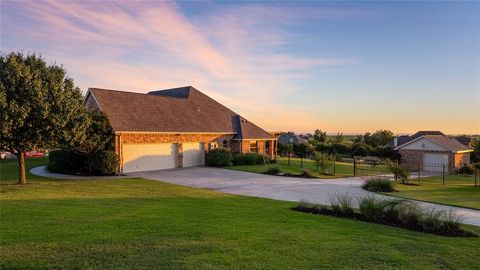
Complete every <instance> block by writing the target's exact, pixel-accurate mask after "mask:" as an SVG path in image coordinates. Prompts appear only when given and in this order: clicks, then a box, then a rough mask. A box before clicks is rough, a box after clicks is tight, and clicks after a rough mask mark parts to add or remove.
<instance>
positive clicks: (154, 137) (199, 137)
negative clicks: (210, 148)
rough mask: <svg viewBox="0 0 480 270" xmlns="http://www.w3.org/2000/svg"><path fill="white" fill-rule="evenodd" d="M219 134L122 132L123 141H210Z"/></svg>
mask: <svg viewBox="0 0 480 270" xmlns="http://www.w3.org/2000/svg"><path fill="white" fill-rule="evenodd" d="M221 136H222V135H220V134H160V133H123V134H122V142H123V143H184V142H211V141H214V140H215V139H217V138H219V137H221Z"/></svg>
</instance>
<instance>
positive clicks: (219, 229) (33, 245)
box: [0, 159, 480, 269]
mask: <svg viewBox="0 0 480 270" xmlns="http://www.w3.org/2000/svg"><path fill="white" fill-rule="evenodd" d="M10 163H12V161H11V160H9V161H6V162H5V161H2V162H1V164H0V165H1V197H0V206H1V216H0V217H1V224H0V225H1V240H0V263H1V265H0V268H1V269H39V268H40V269H46V268H55V269H226V268H228V269H319V268H322V269H372V268H373V269H478V268H480V260H478V258H477V256H475V254H479V253H480V240H479V239H478V238H465V239H462V238H448V237H441V236H435V235H429V234H422V233H418V232H413V231H408V230H404V229H398V228H394V227H388V226H383V225H378V224H372V223H365V222H359V221H354V220H348V219H342V218H335V217H330V216H321V215H311V214H305V213H299V212H295V211H292V210H290V207H292V206H294V205H296V204H295V203H289V202H282V201H273V200H267V199H257V198H252V197H242V196H233V195H225V194H221V193H217V192H213V191H208V190H202V189H193V188H187V187H181V186H176V185H171V184H166V183H162V182H157V181H150V180H145V179H117V180H54V179H45V178H38V177H34V176H32V175H30V174H29V175H28V178H29V181H30V184H29V185H27V186H18V185H14V184H12V183H14V182H16V179H15V178H16V172H15V171H14V168H15V166H11V165H12V164H10ZM39 163H41V160H37V159H36V160H33V159H28V160H27V166H28V167H31V166H32V165H33V164H36V165H38V164H39ZM468 229H470V230H473V231H475V232H477V233H480V229H479V228H478V227H471V226H469V227H468Z"/></svg>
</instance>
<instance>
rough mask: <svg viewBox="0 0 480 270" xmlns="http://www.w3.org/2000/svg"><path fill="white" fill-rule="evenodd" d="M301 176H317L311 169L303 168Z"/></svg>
mask: <svg viewBox="0 0 480 270" xmlns="http://www.w3.org/2000/svg"><path fill="white" fill-rule="evenodd" d="M300 176H301V177H305V178H315V176H313V174H312V172H311V171H310V170H309V169H303V170H302V173H301V174H300Z"/></svg>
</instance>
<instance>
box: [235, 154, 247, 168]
mask: <svg viewBox="0 0 480 270" xmlns="http://www.w3.org/2000/svg"><path fill="white" fill-rule="evenodd" d="M232 162H233V165H235V166H240V165H245V158H244V157H243V154H234V155H233V159H232Z"/></svg>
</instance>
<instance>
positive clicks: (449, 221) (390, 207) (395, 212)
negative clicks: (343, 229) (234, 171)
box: [293, 194, 478, 237]
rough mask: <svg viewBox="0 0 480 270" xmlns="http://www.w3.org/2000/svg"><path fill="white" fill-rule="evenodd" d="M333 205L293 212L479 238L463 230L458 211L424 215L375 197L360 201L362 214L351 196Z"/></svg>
mask: <svg viewBox="0 0 480 270" xmlns="http://www.w3.org/2000/svg"><path fill="white" fill-rule="evenodd" d="M330 203H331V210H330V209H328V208H327V207H326V206H319V205H314V204H309V203H306V202H301V203H300V204H299V205H298V206H297V207H295V208H293V209H294V210H297V211H302V212H308V213H314V214H325V215H334V216H341V217H347V218H353V219H360V220H364V221H368V222H375V223H381V224H386V225H390V226H398V227H402V228H406V229H410V230H415V231H420V232H427V233H432V234H437V235H446V236H461V237H478V235H476V234H475V233H472V232H469V231H465V230H463V229H462V228H461V227H460V220H461V217H460V216H458V215H456V214H455V213H454V212H452V211H449V212H447V211H442V210H435V209H433V210H431V211H428V212H423V211H421V210H420V208H419V207H418V206H417V205H416V204H415V203H412V202H409V201H405V200H396V199H378V198H375V197H374V196H367V197H363V198H360V199H358V204H359V211H360V213H358V212H355V211H354V209H353V207H352V205H353V203H352V199H351V197H350V196H348V195H347V194H346V195H341V196H336V197H334V198H333V199H331V200H330Z"/></svg>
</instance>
